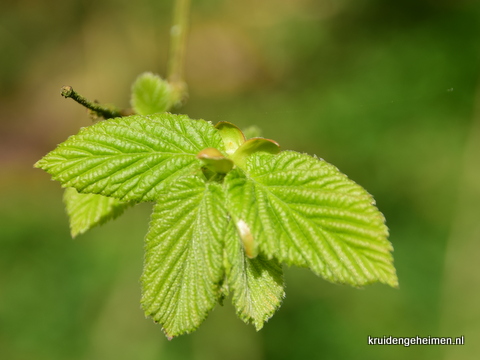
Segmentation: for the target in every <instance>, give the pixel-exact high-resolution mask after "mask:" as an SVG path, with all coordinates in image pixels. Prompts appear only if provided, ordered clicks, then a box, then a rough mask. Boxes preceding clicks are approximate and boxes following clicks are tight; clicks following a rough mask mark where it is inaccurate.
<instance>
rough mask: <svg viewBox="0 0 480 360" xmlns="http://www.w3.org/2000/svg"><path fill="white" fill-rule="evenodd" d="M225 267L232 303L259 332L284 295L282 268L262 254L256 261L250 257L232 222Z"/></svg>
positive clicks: (238, 312) (227, 239)
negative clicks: (231, 292) (247, 255)
mask: <svg viewBox="0 0 480 360" xmlns="http://www.w3.org/2000/svg"><path fill="white" fill-rule="evenodd" d="M225 264H226V274H227V284H228V288H229V289H230V290H231V291H233V297H232V302H233V305H234V306H235V308H236V310H237V315H238V316H239V317H240V318H241V319H242V320H243V321H245V322H246V323H249V322H252V323H253V324H254V325H255V328H256V329H257V330H260V329H261V328H262V327H263V324H264V322H265V321H267V320H268V319H269V318H270V317H271V316H272V315H273V314H274V312H275V311H276V310H277V309H278V308H279V307H280V304H281V302H282V299H283V297H284V296H285V292H284V289H283V271H282V267H281V265H280V264H279V263H278V261H276V260H275V259H272V260H268V259H266V258H265V257H263V256H261V255H260V256H257V257H256V258H255V259H249V258H247V257H246V256H245V251H244V249H243V246H242V244H241V242H240V239H239V235H238V233H237V230H236V229H235V228H234V226H233V223H232V222H230V223H229V227H228V231H227V236H226V238H225Z"/></svg>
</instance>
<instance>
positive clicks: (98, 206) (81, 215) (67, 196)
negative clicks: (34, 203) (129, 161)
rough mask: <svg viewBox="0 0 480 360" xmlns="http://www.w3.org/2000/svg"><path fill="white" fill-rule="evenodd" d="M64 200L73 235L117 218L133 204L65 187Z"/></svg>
mask: <svg viewBox="0 0 480 360" xmlns="http://www.w3.org/2000/svg"><path fill="white" fill-rule="evenodd" d="M63 202H64V203H65V208H66V210H67V214H68V217H69V219H70V232H71V234H72V237H76V236H77V235H79V234H83V233H85V232H86V231H87V230H90V229H91V228H92V227H95V226H98V225H102V224H104V223H105V222H107V221H108V220H113V219H115V218H117V217H118V216H120V215H122V214H123V212H124V211H125V209H126V208H128V207H129V206H132V205H133V203H128V202H123V201H120V200H118V199H115V198H112V197H106V196H102V195H96V194H79V193H78V192H77V190H75V189H74V188H67V189H65V192H64V194H63Z"/></svg>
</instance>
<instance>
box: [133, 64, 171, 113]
mask: <svg viewBox="0 0 480 360" xmlns="http://www.w3.org/2000/svg"><path fill="white" fill-rule="evenodd" d="M173 97H174V94H173V90H172V86H171V85H170V83H168V82H167V81H166V80H163V79H162V78H161V77H160V76H158V75H155V74H153V73H150V72H145V73H143V74H141V75H140V76H138V77H137V79H136V80H135V82H134V83H133V85H132V96H131V100H130V101H131V105H132V108H133V110H134V111H135V113H137V114H139V115H151V114H156V113H161V112H165V111H168V110H170V109H171V108H172V106H173V105H174V103H175V99H173Z"/></svg>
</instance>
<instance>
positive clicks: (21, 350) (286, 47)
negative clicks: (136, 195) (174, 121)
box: [0, 0, 480, 360]
mask: <svg viewBox="0 0 480 360" xmlns="http://www.w3.org/2000/svg"><path fill="white" fill-rule="evenodd" d="M192 2H193V4H192V16H191V31H190V36H189V42H188V53H187V56H188V60H187V65H186V71H187V81H188V84H189V89H190V100H189V102H188V104H187V105H186V106H185V107H184V108H183V109H182V112H184V113H187V114H189V115H190V116H191V117H193V118H204V119H207V120H211V121H213V122H216V121H220V120H226V121H231V122H234V123H236V124H238V125H239V126H241V127H246V126H249V125H252V124H256V125H258V126H260V127H261V128H262V130H263V134H264V135H265V136H266V137H269V138H273V139H275V140H277V141H278V142H279V143H280V144H281V146H282V147H283V148H284V149H295V150H298V151H302V152H308V153H310V154H317V155H318V156H320V157H322V158H324V159H325V160H327V161H329V162H331V163H333V164H335V165H336V166H337V167H339V168H340V170H342V171H343V172H345V173H346V174H348V175H349V177H350V178H352V179H353V180H355V181H357V182H358V183H360V184H361V185H363V186H364V187H365V188H366V189H367V190H368V191H369V192H371V193H372V194H373V195H374V196H375V198H376V200H377V205H378V206H379V208H380V210H381V211H383V212H384V214H385V216H386V218H387V224H388V226H389V228H390V231H391V242H392V243H393V245H394V248H395V253H394V256H395V265H396V267H397V270H398V276H399V279H400V289H391V288H388V287H387V286H382V285H372V286H368V287H366V288H364V289H354V288H350V287H346V286H338V285H333V284H330V283H327V282H326V281H324V280H322V279H320V278H318V277H316V276H314V275H313V274H312V273H310V272H309V271H307V270H305V269H297V268H287V269H286V284H287V289H286V291H287V297H286V299H285V300H284V303H283V305H282V307H281V309H280V310H279V311H278V312H277V314H276V315H275V316H274V317H273V318H272V319H271V320H270V321H269V322H268V323H267V324H266V326H265V327H264V329H263V330H261V331H260V332H258V333H257V332H255V330H254V328H253V326H247V325H245V324H243V323H242V322H241V321H240V320H238V319H237V318H236V317H235V314H234V310H233V308H232V306H231V305H229V304H228V301H226V305H225V306H224V307H220V306H218V307H217V308H216V309H215V310H214V311H213V312H212V313H211V315H210V316H209V318H208V319H207V321H206V322H205V323H204V324H203V325H202V326H201V327H200V329H199V330H198V331H197V332H195V333H193V334H191V335H186V336H182V337H180V338H177V339H174V340H173V341H171V342H168V341H167V340H166V338H165V337H164V336H163V334H162V332H161V329H160V327H159V326H158V325H154V324H153V323H152V321H151V320H149V319H147V320H146V319H144V317H143V314H142V311H141V310H140V306H139V300H140V284H139V281H138V279H139V277H140V274H141V270H142V261H143V249H142V246H143V245H142V239H143V236H144V235H145V233H146V231H147V226H148V216H149V212H150V210H151V205H149V204H142V205H139V206H137V207H135V208H133V209H130V210H129V211H127V213H126V214H125V215H124V216H123V217H121V218H120V219H118V220H117V221H115V222H113V223H109V224H107V225H104V226H102V227H100V228H97V229H94V230H92V231H90V232H89V233H87V234H85V235H83V236H80V237H78V238H77V239H75V240H72V239H71V238H70V236H69V229H68V222H67V218H66V215H65V213H64V210H63V205H62V201H61V196H62V190H61V189H60V186H59V184H58V183H54V182H51V181H49V176H48V175H47V174H46V173H43V172H42V171H40V170H37V169H33V168H32V165H33V163H34V162H35V161H36V160H38V159H39V158H40V157H41V156H42V155H44V154H45V153H46V152H48V151H49V150H52V149H53V148H54V147H55V145H56V144H58V143H60V142H62V141H63V140H65V139H66V137H67V136H69V135H71V134H74V133H76V132H77V131H78V129H79V128H80V127H81V126H87V125H89V124H90V123H91V122H90V120H89V118H88V116H87V114H86V112H85V111H84V110H83V109H82V108H81V107H80V106H78V105H77V104H75V103H73V101H70V100H65V99H63V98H62V97H61V96H60V88H61V86H63V85H72V86H73V87H74V88H75V89H76V90H77V91H79V92H80V93H81V94H83V95H85V96H86V97H89V98H93V99H98V100H100V101H101V102H107V103H115V104H117V105H119V106H121V107H127V106H128V100H129V89H130V84H131V83H132V82H133V80H134V79H135V77H136V76H137V75H138V74H139V73H141V72H143V71H147V70H150V71H154V72H158V73H160V74H164V69H165V68H166V60H167V49H168V40H169V39H168V34H169V26H170V24H171V10H172V1H162V0H138V1H135V2H133V1H126V0H116V1H113V0H101V1H90V0H70V1H60V0H43V1H34V0H17V1H13V0H3V1H2V2H1V5H0V174H1V175H0V358H1V359H8V360H10V359H11V360H21V359H22V360H23V359H33V360H43V359H48V360H56V359H74V360H77V359H78V360H80V359H82V360H83V359H119V360H121V359H145V360H150V359H195V360H203V359H205V360H216V359H233V360H236V359H249V360H256V359H279V360H281V359H285V360H286V359H373V360H375V359H379V360H380V359H387V358H388V359H405V358H409V359H424V360H425V359H477V358H478V354H480V341H478V339H479V337H480V306H479V304H480V271H479V270H480V268H479V263H480V262H479V261H478V257H479V254H480V242H479V240H480V210H479V204H480V169H479V159H480V95H479V89H478V86H479V85H478V84H479V81H478V80H479V77H480V71H479V69H480V67H479V65H480V36H479V35H480V4H479V2H478V1H473V0H472V1H468V0H403V1H387V0H384V1H381V0H262V1H257V0H243V1H238V0H235V1H233V0H193V1H192ZM368 335H372V336H383V335H393V336H417V335H419V336H429V335H430V336H461V335H464V336H465V341H466V345H465V346H424V345H419V346H411V347H409V348H404V347H402V346H392V345H391V346H368V345H367V336H368Z"/></svg>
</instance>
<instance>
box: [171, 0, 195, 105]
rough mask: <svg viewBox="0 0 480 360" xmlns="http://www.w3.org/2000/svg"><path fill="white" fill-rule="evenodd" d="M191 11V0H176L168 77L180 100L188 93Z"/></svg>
mask: <svg viewBox="0 0 480 360" xmlns="http://www.w3.org/2000/svg"><path fill="white" fill-rule="evenodd" d="M189 13H190V0H175V6H174V10H173V25H172V27H171V29H170V54H169V60H168V71H167V79H168V82H169V83H170V84H171V85H172V86H173V88H174V89H175V90H176V92H178V100H179V101H181V100H182V99H184V98H185V97H186V95H187V88H186V84H185V79H184V72H185V51H186V43H187V32H188V19H189Z"/></svg>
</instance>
